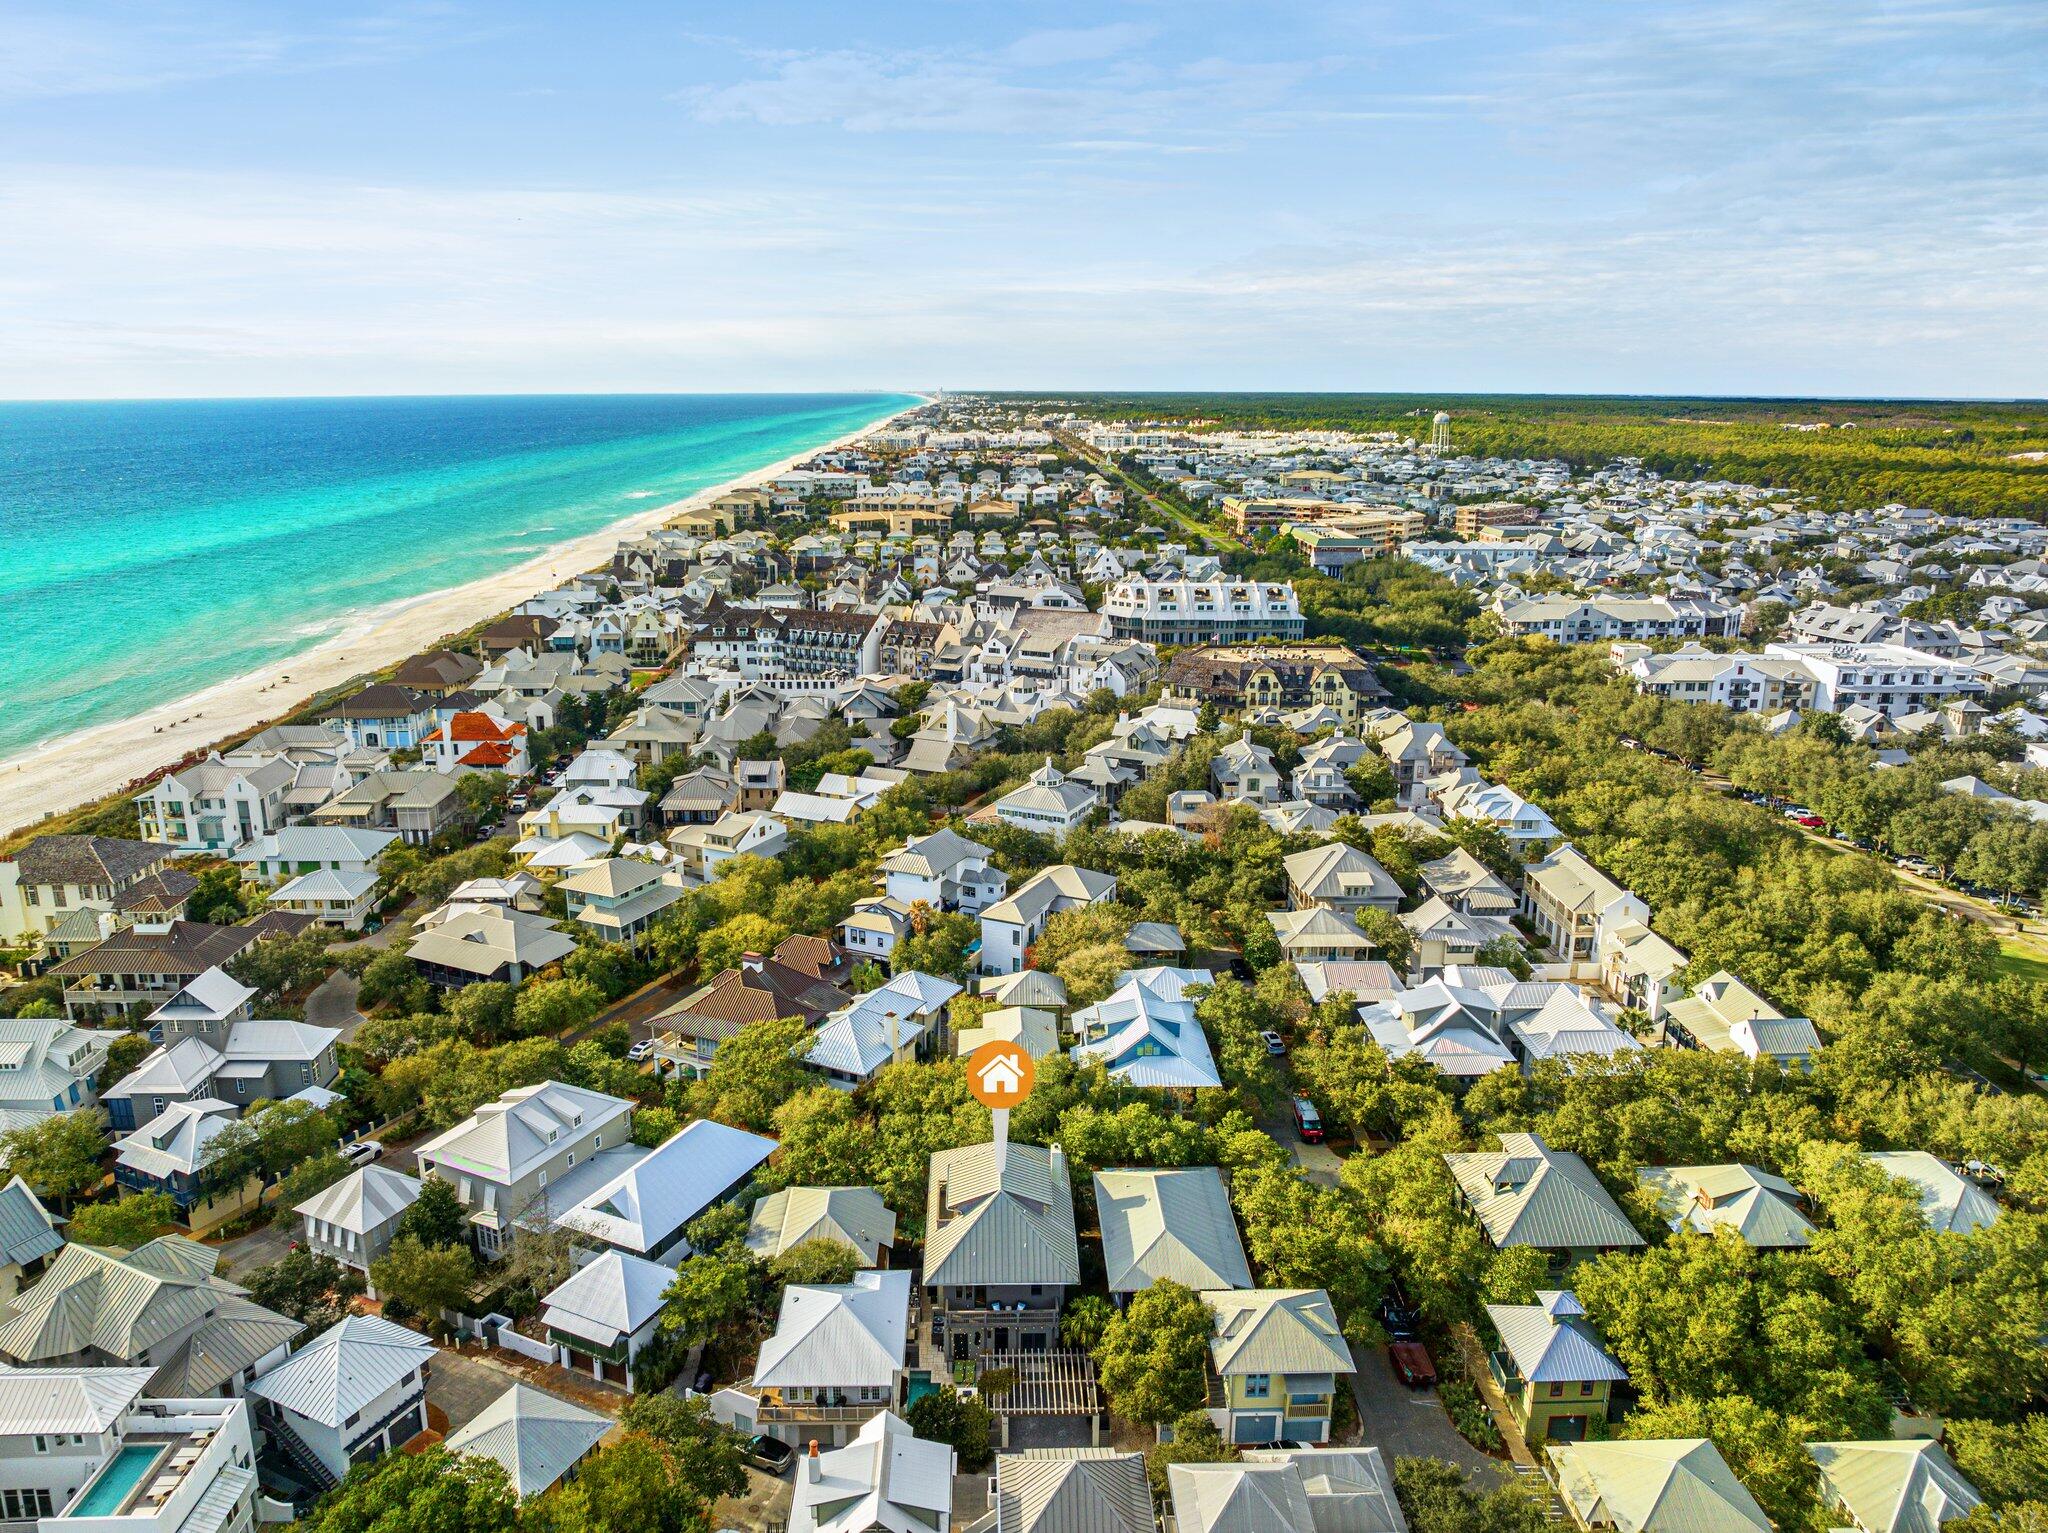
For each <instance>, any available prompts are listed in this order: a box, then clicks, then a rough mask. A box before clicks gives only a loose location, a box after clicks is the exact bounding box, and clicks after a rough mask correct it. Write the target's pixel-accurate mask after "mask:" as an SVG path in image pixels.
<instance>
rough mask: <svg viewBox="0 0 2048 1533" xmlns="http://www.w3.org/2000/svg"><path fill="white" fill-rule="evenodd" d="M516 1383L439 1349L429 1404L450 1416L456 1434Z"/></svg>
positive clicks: (430, 1378)
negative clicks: (456, 1430)
mask: <svg viewBox="0 0 2048 1533" xmlns="http://www.w3.org/2000/svg"><path fill="white" fill-rule="evenodd" d="M516 1382H517V1381H516V1380H515V1379H513V1378H511V1377H509V1376H508V1375H506V1374H503V1373H500V1372H499V1371H498V1370H497V1369H495V1368H492V1367H489V1366H488V1365H486V1364H484V1363H480V1362H478V1361H477V1360H476V1359H475V1358H473V1357H465V1356H464V1355H463V1354H462V1353H460V1352H454V1351H451V1350H449V1349H448V1348H447V1347H436V1348H435V1349H434V1366H433V1369H432V1371H431V1372H430V1373H429V1374H428V1375H427V1404H428V1405H431V1406H436V1407H438V1408H439V1409H440V1410H441V1411H442V1412H444V1413H445V1414H446V1415H447V1417H448V1430H449V1431H451V1432H452V1431H454V1430H455V1429H456V1428H457V1427H459V1426H465V1425H467V1424H468V1423H469V1422H471V1421H474V1420H475V1419H476V1418H477V1417H478V1416H479V1415H481V1414H482V1413H483V1408H484V1407H485V1406H487V1405H489V1404H490V1403H491V1402H492V1401H493V1400H495V1399H497V1398H498V1396H500V1395H502V1394H503V1393H504V1392H505V1391H506V1390H508V1389H510V1388H511V1387H512V1386H513V1384H514V1383H516Z"/></svg>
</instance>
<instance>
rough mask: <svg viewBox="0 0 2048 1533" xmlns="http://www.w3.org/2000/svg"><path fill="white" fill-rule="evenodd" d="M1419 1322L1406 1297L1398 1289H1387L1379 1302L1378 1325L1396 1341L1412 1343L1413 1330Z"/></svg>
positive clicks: (1420, 1318)
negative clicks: (1383, 1327) (1382, 1326)
mask: <svg viewBox="0 0 2048 1533" xmlns="http://www.w3.org/2000/svg"><path fill="white" fill-rule="evenodd" d="M1421 1320H1422V1317H1421V1315H1420V1314H1419V1313H1417V1311H1416V1308H1415V1306H1414V1305H1413V1304H1411V1303H1409V1302H1408V1296H1407V1295H1406V1294H1404V1293H1403V1292H1402V1291H1401V1290H1400V1289H1399V1288H1390V1289H1388V1290H1387V1293H1386V1297H1384V1298H1383V1299H1381V1300H1380V1324H1381V1325H1384V1326H1385V1327H1386V1328H1387V1334H1388V1335H1389V1336H1391V1337H1393V1338H1394V1340H1396V1341H1413V1340H1414V1339H1415V1328H1416V1326H1417V1325H1419V1324H1420V1323H1421Z"/></svg>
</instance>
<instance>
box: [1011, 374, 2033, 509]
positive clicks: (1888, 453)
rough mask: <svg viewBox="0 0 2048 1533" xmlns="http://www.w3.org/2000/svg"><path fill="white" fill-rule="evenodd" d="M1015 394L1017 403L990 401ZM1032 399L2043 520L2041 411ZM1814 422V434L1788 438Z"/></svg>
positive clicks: (1330, 399) (1362, 397) (1554, 399)
mask: <svg viewBox="0 0 2048 1533" xmlns="http://www.w3.org/2000/svg"><path fill="white" fill-rule="evenodd" d="M998 397H1009V398H1022V397H1024V396H998ZM1041 402H1045V403H1053V402H1056V403H1058V404H1059V405H1061V406H1063V407H1065V408H1067V409H1071V410H1072V411H1074V412H1075V413H1076V414H1079V415H1083V416H1089V417H1094V418H1097V419H1116V420H1186V421H1217V420H1219V418H1227V419H1228V421H1229V423H1230V426H1231V427H1232V428H1233V429H1258V428H1261V427H1267V428H1273V429H1277V430H1326V429H1341V430H1351V431H1400V432H1403V433H1405V434H1408V435H1412V436H1418V437H1426V436H1427V435H1428V430H1429V420H1430V417H1431V416H1432V415H1433V414H1435V412H1436V411H1438V410H1447V411H1449V412H1450V415H1451V443H1452V446H1453V447H1454V448H1455V449H1456V450H1457V451H1458V452H1461V453H1466V452H1469V453H1477V454H1480V455H1481V456H1497V457H1513V458H1561V459H1563V460H1564V461H1565V462H1567V463H1570V464H1572V465H1573V466H1575V467H1579V468H1597V467H1599V466H1600V465H1602V464H1604V463H1608V462H1611V461H1612V460H1613V459H1615V458H1619V457H1635V458H1641V459H1642V460H1643V461H1644V462H1645V463H1646V464H1647V465H1648V466H1650V467H1651V468H1654V469H1656V470H1657V471H1658V472H1660V473H1664V474H1670V475H1676V476H1681V477H1684V478H1719V479H1732V480H1735V481H1738V482H1740V483H1744V484H1757V485H1771V486H1782V487H1784V488H1786V489H1791V490H1796V491H1798V492H1800V493H1801V494H1805V495H1811V496H1814V497H1815V498H1816V500H1817V501H1818V502H1819V504H1820V505H1821V507H1822V508H1823V509H1826V510H1844V509H1854V508H1857V507H1862V506H1876V505H1884V504H1887V503H1890V502H1894V501H1896V502H1900V503H1902V504H1905V505H1911V506H1926V507H1929V508H1931V509H1933V510H1937V511H1945V512H1953V513H1957V514H1961V515H1968V516H2031V517H2041V516H2043V515H2048V456H2044V457H2041V458H2028V457H2025V456H2023V455H2024V454H2027V453H2043V454H2048V404H2042V403H2039V402H2013V403H1996V402H1991V403H1949V402H1938V401H1925V400H1795V399H1678V398H1672V399H1659V398H1651V397H1647V396H1644V397H1619V396H1615V397H1600V396H1590V395H1589V396H1583V397H1567V396H1561V395H1534V394H1527V395H1524V394H1464V395H1429V396H1424V395H1419V394H1074V395H1060V396H1057V397H1056V398H1055V397H1052V396H1045V397H1042V399H1041ZM1819 424H1825V425H1826V426H1827V428H1828V429H1826V430H1795V429H1792V428H1794V427H1798V426H1814V425H1819Z"/></svg>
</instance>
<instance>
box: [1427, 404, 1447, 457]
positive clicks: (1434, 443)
mask: <svg viewBox="0 0 2048 1533" xmlns="http://www.w3.org/2000/svg"><path fill="white" fill-rule="evenodd" d="M1450 450H1451V416H1450V412H1449V411H1448V410H1439V411H1437V412H1436V418H1435V419H1434V420H1432V421H1431V422H1430V423H1429V451H1430V455H1431V456H1432V457H1437V458H1441V457H1444V456H1445V455H1446V454H1448V453H1449V452H1450Z"/></svg>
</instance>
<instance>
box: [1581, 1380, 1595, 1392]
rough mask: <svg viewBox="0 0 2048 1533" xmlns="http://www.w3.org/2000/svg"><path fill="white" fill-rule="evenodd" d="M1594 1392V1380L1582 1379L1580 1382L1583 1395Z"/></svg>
mask: <svg viewBox="0 0 2048 1533" xmlns="http://www.w3.org/2000/svg"><path fill="white" fill-rule="evenodd" d="M1592 1392H1593V1381H1592V1380H1591V1379H1582V1380H1580V1382H1579V1393H1580V1394H1581V1395H1590V1394H1591V1393H1592Z"/></svg>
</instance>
